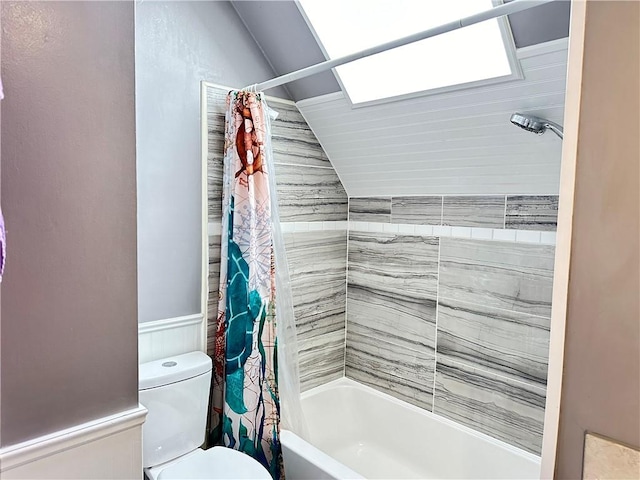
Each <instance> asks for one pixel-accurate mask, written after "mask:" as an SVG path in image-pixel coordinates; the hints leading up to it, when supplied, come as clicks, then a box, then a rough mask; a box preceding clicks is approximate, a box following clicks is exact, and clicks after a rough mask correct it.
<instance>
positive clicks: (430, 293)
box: [348, 232, 439, 300]
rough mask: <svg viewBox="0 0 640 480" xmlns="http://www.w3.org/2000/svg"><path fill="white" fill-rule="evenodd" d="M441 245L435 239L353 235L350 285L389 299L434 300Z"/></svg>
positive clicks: (351, 235)
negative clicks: (387, 296) (390, 297)
mask: <svg viewBox="0 0 640 480" xmlns="http://www.w3.org/2000/svg"><path fill="white" fill-rule="evenodd" d="M438 245H439V239H438V238H436V237H423V236H418V235H395V234H388V233H371V234H369V233H361V232H358V233H356V232H352V233H350V234H349V257H348V261H349V272H348V283H349V284H350V285H353V286H357V287H362V288H365V289H373V290H378V291H383V292H386V293H387V294H388V295H390V296H397V297H408V298H414V299H418V300H435V299H436V290H437V277H438Z"/></svg>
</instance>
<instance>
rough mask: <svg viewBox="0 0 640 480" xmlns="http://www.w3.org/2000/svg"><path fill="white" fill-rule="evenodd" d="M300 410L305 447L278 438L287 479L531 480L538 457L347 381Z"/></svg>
mask: <svg viewBox="0 0 640 480" xmlns="http://www.w3.org/2000/svg"><path fill="white" fill-rule="evenodd" d="M302 408H303V411H304V413H305V417H306V419H307V423H308V426H309V437H310V441H311V443H308V442H306V441H305V440H303V439H302V438H300V437H299V436H298V435H296V434H295V433H294V432H291V431H288V430H283V431H282V436H281V440H282V448H283V454H284V462H285V473H286V477H287V480H320V479H352V478H353V479H357V478H370V479H376V478H379V479H400V478H420V479H428V478H441V479H446V478H472V479H481V478H484V479H498V478H503V479H525V478H526V479H529V478H530V479H534V478H535V479H537V478H539V473H540V457H537V456H535V455H532V454H530V453H528V452H525V451H523V450H520V449H519V448H516V447H513V446H510V445H508V444H506V443H504V442H501V441H499V440H496V439H494V438H491V437H489V436H487V435H484V434H482V433H479V432H476V431H475V430H472V429H470V428H467V427H464V426H462V425H458V424H456V423H454V422H452V421H450V420H447V419H445V418H442V417H439V416H438V415H434V414H433V413H431V412H427V411H425V410H423V409H421V408H418V407H415V406H413V405H410V404H408V403H406V402H403V401H401V400H398V399H396V398H394V397H391V396H389V395H386V394H384V393H381V392H378V391H377V390H374V389H372V388H370V387H367V386H365V385H361V384H359V383H357V382H354V381H353V380H350V379H347V378H342V379H339V380H335V381H333V382H330V383H327V384H326V385H322V386H320V387H316V388H314V389H312V390H309V391H308V392H305V393H304V394H303V395H302Z"/></svg>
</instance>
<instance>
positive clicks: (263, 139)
mask: <svg viewBox="0 0 640 480" xmlns="http://www.w3.org/2000/svg"><path fill="white" fill-rule="evenodd" d="M270 137H271V134H270V124H269V109H268V107H267V105H266V103H265V101H264V96H263V94H261V93H256V92H247V91H231V92H230V93H229V95H228V96H227V113H226V126H225V144H224V176H223V219H222V220H223V222H222V244H221V266H220V292H219V304H218V318H217V328H216V337H215V352H214V375H213V395H212V400H213V405H212V407H213V408H212V422H211V423H212V425H213V426H214V427H215V428H214V430H213V432H214V433H213V437H214V438H213V441H214V443H222V444H224V445H225V446H227V447H231V448H235V449H237V450H240V451H243V452H245V453H247V454H248V455H250V456H252V457H254V458H255V459H257V460H258V461H260V462H261V463H262V464H263V465H264V466H265V467H266V468H267V469H268V470H269V472H270V473H271V476H272V477H273V478H274V479H279V478H284V467H283V460H282V450H281V446H280V439H279V435H280V423H281V403H280V392H279V382H278V380H279V379H280V380H283V379H284V383H286V384H287V385H286V391H287V395H288V396H289V397H290V398H291V400H288V401H286V402H285V404H287V405H288V408H287V415H288V417H289V419H290V420H289V423H296V422H300V417H301V410H300V409H299V385H298V384H296V382H297V381H298V380H297V377H296V374H297V372H296V371H295V370H296V369H297V361H296V360H297V359H296V358H295V357H292V356H291V355H292V352H294V351H295V352H296V354H297V349H296V344H295V320H294V318H293V307H292V302H291V294H290V291H288V288H281V286H286V287H288V285H287V283H288V277H287V275H288V272H287V269H286V262H285V261H286V259H285V257H284V252H283V251H282V249H283V245H279V246H280V247H281V248H279V249H278V250H281V252H280V253H278V252H276V250H277V249H276V248H275V247H276V243H277V241H278V240H279V239H280V240H281V233H280V231H279V222H278V217H277V202H276V200H275V181H274V172H273V165H272V158H271V156H272V153H271V144H270ZM283 281H284V282H287V283H283ZM277 285H278V287H279V289H278V290H276V286H277ZM276 294H277V295H276ZM279 323H282V325H279ZM279 335H280V337H284V338H283V340H285V342H282V343H281V342H279ZM282 352H284V354H285V358H284V360H285V362H286V363H287V366H288V367H289V370H290V372H289V374H287V375H283V374H282V373H280V374H279V371H278V358H279V356H281V355H282ZM296 387H297V391H296ZM296 396H297V397H298V398H294V397H296ZM289 428H291V427H289ZM215 437H217V438H215Z"/></svg>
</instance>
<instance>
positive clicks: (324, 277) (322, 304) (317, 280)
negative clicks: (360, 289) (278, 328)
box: [285, 231, 347, 339]
mask: <svg viewBox="0 0 640 480" xmlns="http://www.w3.org/2000/svg"><path fill="white" fill-rule="evenodd" d="M285 244H286V251H287V260H288V263H289V275H290V279H291V290H292V295H293V303H294V311H295V315H296V327H297V333H298V338H299V339H306V338H310V337H313V336H318V335H323V334H326V333H331V332H334V331H337V330H340V331H342V332H343V334H344V325H345V290H346V276H347V233H346V231H317V232H295V233H287V234H285Z"/></svg>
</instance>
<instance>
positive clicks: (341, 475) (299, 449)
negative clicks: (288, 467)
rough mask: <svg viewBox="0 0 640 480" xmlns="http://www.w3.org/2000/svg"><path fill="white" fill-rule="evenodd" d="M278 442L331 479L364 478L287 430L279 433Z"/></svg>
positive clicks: (355, 479)
mask: <svg viewBox="0 0 640 480" xmlns="http://www.w3.org/2000/svg"><path fill="white" fill-rule="evenodd" d="M280 441H281V443H282V446H283V447H284V448H288V449H290V450H292V451H294V452H295V453H297V454H299V455H302V456H303V457H304V458H305V460H306V461H307V462H309V463H311V464H313V465H314V466H315V467H317V468H318V469H319V470H323V471H325V472H327V474H329V475H330V476H331V477H332V478H335V479H344V480H347V479H354V480H364V478H365V477H363V476H362V475H360V474H359V473H357V472H355V471H353V470H351V469H350V468H349V467H347V466H345V465H343V464H342V463H340V462H338V461H337V460H335V459H334V458H332V457H330V456H329V455H327V454H326V453H324V452H323V451H322V450H319V449H317V448H316V447H314V446H313V445H311V444H310V443H308V442H306V441H305V440H303V439H302V438H300V437H299V436H298V435H296V434H295V433H293V432H291V431H289V430H281V431H280Z"/></svg>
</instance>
